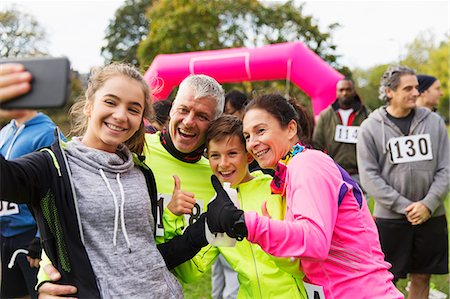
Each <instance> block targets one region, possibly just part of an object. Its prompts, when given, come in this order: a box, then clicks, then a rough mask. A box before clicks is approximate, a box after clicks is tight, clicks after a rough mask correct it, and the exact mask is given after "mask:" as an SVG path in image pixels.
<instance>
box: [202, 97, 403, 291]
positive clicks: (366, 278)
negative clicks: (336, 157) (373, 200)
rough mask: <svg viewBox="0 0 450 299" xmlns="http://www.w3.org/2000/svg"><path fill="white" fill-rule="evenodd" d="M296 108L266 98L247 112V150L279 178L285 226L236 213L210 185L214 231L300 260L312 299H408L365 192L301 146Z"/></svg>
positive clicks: (275, 183) (274, 184)
mask: <svg viewBox="0 0 450 299" xmlns="http://www.w3.org/2000/svg"><path fill="white" fill-rule="evenodd" d="M294 106H295V102H292V103H289V102H288V101H287V100H286V99H285V98H283V97H282V96H280V95H275V94H269V95H263V96H261V97H259V98H257V99H255V100H253V101H252V102H250V103H249V104H248V106H247V108H246V113H245V116H244V121H243V122H244V136H245V138H246V142H247V150H248V151H249V152H250V153H251V154H252V155H253V156H254V158H255V159H256V160H257V162H258V163H259V165H261V167H263V168H271V169H274V170H275V176H274V179H273V181H272V192H273V193H279V194H281V195H282V196H283V197H284V198H285V200H286V202H285V203H286V214H285V220H284V221H282V220H274V219H270V216H268V215H267V216H259V215H258V213H256V212H245V213H244V212H243V211H241V210H238V209H237V208H235V207H234V205H233V204H232V203H231V201H230V200H229V199H228V197H227V195H226V193H225V192H223V190H222V188H221V186H220V183H217V180H216V179H215V178H214V177H213V178H212V181H213V185H214V187H215V189H216V191H217V194H218V195H217V200H214V201H212V202H211V203H210V204H209V206H208V210H209V213H210V217H209V218H208V219H207V220H208V226H209V228H210V229H211V230H212V231H214V232H226V233H227V234H228V235H230V236H231V237H235V238H237V239H241V238H243V237H247V239H248V241H250V242H253V243H257V244H259V245H260V246H261V248H262V249H263V250H264V251H266V252H268V253H270V254H271V255H274V256H277V257H291V259H292V260H295V259H297V258H298V259H300V261H301V267H302V269H303V272H304V273H305V278H304V282H305V287H306V289H307V292H308V295H309V297H310V298H327V299H338V298H344V299H346V298H376V299H380V298H403V295H402V294H401V293H400V292H399V291H398V290H397V289H396V288H395V286H394V284H393V283H392V278H393V276H392V274H391V273H390V272H389V271H388V269H389V268H390V266H391V265H390V264H389V263H387V262H385V261H384V255H383V252H382V251H381V247H380V243H379V238H378V232H377V228H376V226H375V223H374V221H373V219H372V216H371V214H370V211H369V209H368V207H367V204H366V201H365V199H364V198H363V195H362V192H361V189H360V187H359V186H358V185H357V184H356V183H355V182H354V181H353V180H352V179H351V177H350V175H349V174H348V173H347V172H346V171H345V170H343V169H342V168H341V167H340V166H339V165H338V164H336V163H335V162H334V161H333V160H332V159H331V158H330V157H329V156H327V155H326V154H324V153H322V152H320V151H317V150H313V149H309V148H306V147H305V146H304V145H303V143H302V136H303V134H302V131H301V126H299V114H298V112H297V110H296V109H295V108H294ZM299 112H300V111H299ZM300 119H304V118H303V117H302V115H300ZM263 210H264V207H263ZM213 216H214V217H213Z"/></svg>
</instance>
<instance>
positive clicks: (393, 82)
mask: <svg viewBox="0 0 450 299" xmlns="http://www.w3.org/2000/svg"><path fill="white" fill-rule="evenodd" d="M415 74H416V71H415V70H413V69H412V68H409V67H407V66H402V65H391V66H389V67H388V69H387V71H386V72H384V74H383V76H381V81H380V87H379V89H378V92H379V96H378V98H379V99H380V100H381V101H383V102H384V103H387V102H389V100H390V99H389V97H388V96H387V93H386V89H387V88H390V89H391V90H394V91H395V90H397V87H398V86H399V85H400V77H401V76H403V75H415Z"/></svg>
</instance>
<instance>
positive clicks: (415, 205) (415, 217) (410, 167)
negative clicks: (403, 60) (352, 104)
mask: <svg viewBox="0 0 450 299" xmlns="http://www.w3.org/2000/svg"><path fill="white" fill-rule="evenodd" d="M379 91H380V99H381V100H382V101H384V102H385V103H386V105H385V106H382V107H380V108H378V109H377V110H375V111H374V112H372V113H371V114H370V115H369V117H368V118H367V119H366V120H365V121H364V122H363V123H362V124H361V128H360V131H359V134H358V143H357V159H358V169H359V173H360V177H361V183H362V186H363V188H364V189H365V190H366V191H367V192H368V193H369V194H370V195H372V196H373V198H374V199H375V207H374V216H375V218H376V223H377V227H378V230H379V234H380V241H381V246H382V249H383V252H384V253H385V256H386V260H387V261H388V262H390V263H391V264H392V268H391V272H392V273H393V274H394V277H395V280H398V279H399V278H406V276H407V274H408V273H409V274H410V276H409V278H410V281H411V285H410V290H409V298H428V294H429V282H430V277H431V274H446V273H448V232H447V222H446V217H445V208H444V205H443V201H444V199H445V197H446V195H447V193H448V191H449V141H448V135H447V130H446V128H445V125H444V122H443V120H442V119H441V118H440V117H439V116H438V115H437V114H435V113H432V112H431V111H430V110H428V109H425V108H420V107H416V100H417V97H418V96H419V92H418V81H417V78H416V74H415V71H414V70H412V69H410V68H407V67H404V66H391V67H389V68H388V70H387V71H386V72H385V73H384V74H383V76H382V78H381V83H380V89H379Z"/></svg>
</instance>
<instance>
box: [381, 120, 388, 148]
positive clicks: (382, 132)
mask: <svg viewBox="0 0 450 299" xmlns="http://www.w3.org/2000/svg"><path fill="white" fill-rule="evenodd" d="M381 136H383V137H382V138H383V140H382V143H381V144H383V154H386V153H387V151H386V147H387V144H386V136H384V120H383V117H382V118H381Z"/></svg>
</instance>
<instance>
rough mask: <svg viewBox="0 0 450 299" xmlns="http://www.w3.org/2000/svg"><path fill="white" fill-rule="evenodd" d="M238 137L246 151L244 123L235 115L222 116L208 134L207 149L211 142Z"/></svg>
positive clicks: (213, 124) (210, 126)
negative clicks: (243, 131)
mask: <svg viewBox="0 0 450 299" xmlns="http://www.w3.org/2000/svg"><path fill="white" fill-rule="evenodd" d="M232 136H237V137H239V140H241V142H242V145H243V146H244V149H245V138H244V135H243V134H242V121H241V120H240V119H239V118H238V117H236V116H234V115H222V116H221V117H219V118H217V119H216V120H214V121H212V122H211V124H210V125H209V128H208V131H207V133H206V142H205V144H206V148H209V143H210V142H211V140H214V141H220V140H223V139H224V138H226V137H232Z"/></svg>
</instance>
